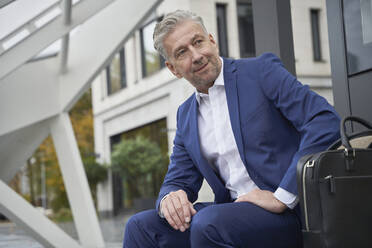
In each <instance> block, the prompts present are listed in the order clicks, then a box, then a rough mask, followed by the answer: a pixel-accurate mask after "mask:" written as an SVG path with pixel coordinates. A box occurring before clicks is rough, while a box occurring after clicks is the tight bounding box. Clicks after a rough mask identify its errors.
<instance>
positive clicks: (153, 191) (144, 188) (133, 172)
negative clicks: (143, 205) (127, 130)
mask: <svg viewBox="0 0 372 248" xmlns="http://www.w3.org/2000/svg"><path fill="white" fill-rule="evenodd" d="M167 160H168V157H167V156H164V155H163V154H162V152H161V150H160V148H159V146H158V145H156V144H155V143H154V142H151V141H150V140H149V139H146V138H144V137H142V136H137V137H136V138H135V139H123V140H122V141H121V142H120V143H118V144H117V145H115V146H114V149H113V152H112V154H111V163H112V164H111V165H112V169H113V171H114V172H118V173H119V174H120V175H121V176H122V178H123V179H124V180H125V182H126V183H127V186H128V187H127V188H128V189H127V197H128V199H129V200H130V201H131V200H133V199H134V198H137V197H149V196H156V195H157V193H158V191H159V188H160V185H161V182H160V180H159V177H162V174H163V173H162V171H163V168H164V163H166V162H167ZM159 172H160V173H159Z"/></svg>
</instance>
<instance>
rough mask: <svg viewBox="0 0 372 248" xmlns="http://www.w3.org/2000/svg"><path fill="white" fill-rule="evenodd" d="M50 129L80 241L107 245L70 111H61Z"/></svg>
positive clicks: (84, 244) (89, 244)
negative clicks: (99, 222)
mask: <svg viewBox="0 0 372 248" xmlns="http://www.w3.org/2000/svg"><path fill="white" fill-rule="evenodd" d="M51 132H52V138H53V142H54V146H55V148H56V151H57V156H58V161H59V165H60V169H61V172H62V175H63V181H64V182H65V188H66V192H67V196H68V199H69V202H70V207H71V210H72V213H73V216H74V220H75V226H76V230H77V233H78V235H79V239H80V242H81V244H82V245H83V246H84V247H104V241H103V237H102V233H101V231H100V227H99V224H98V219H97V215H96V212H95V209H94V205H93V200H92V196H91V194H90V190H89V185H88V180H87V177H86V175H85V171H84V167H83V163H82V161H81V157H80V153H79V149H78V145H77V143H76V139H75V135H74V131H73V129H72V125H71V122H70V118H69V115H68V113H62V114H60V115H59V116H57V117H56V118H55V119H54V120H53V122H52V124H51ZM66 247H68V246H66Z"/></svg>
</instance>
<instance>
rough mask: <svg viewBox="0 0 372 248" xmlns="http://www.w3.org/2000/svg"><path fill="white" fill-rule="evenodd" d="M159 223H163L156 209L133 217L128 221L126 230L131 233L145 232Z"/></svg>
mask: <svg viewBox="0 0 372 248" xmlns="http://www.w3.org/2000/svg"><path fill="white" fill-rule="evenodd" d="M159 221H161V219H160V217H159V216H158V214H157V212H156V211H155V210H154V209H151V210H146V211H143V212H139V213H137V214H135V215H132V216H131V217H130V218H129V219H128V221H127V224H126V226H125V229H126V230H129V231H134V230H136V231H140V230H145V229H147V228H149V227H151V226H154V225H157V223H158V222H159Z"/></svg>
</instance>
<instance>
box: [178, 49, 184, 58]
mask: <svg viewBox="0 0 372 248" xmlns="http://www.w3.org/2000/svg"><path fill="white" fill-rule="evenodd" d="M183 54H185V50H183V49H182V50H179V51H178V52H177V54H176V57H181V56H182V55H183Z"/></svg>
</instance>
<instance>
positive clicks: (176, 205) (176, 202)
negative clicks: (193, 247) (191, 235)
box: [170, 196, 186, 232]
mask: <svg viewBox="0 0 372 248" xmlns="http://www.w3.org/2000/svg"><path fill="white" fill-rule="evenodd" d="M171 199H172V204H173V209H174V211H175V214H174V216H173V220H175V221H176V224H177V226H178V228H179V229H180V230H181V232H183V231H185V229H186V227H185V226H184V224H185V217H184V214H183V206H182V204H181V202H180V199H179V198H178V197H177V196H174V197H172V198H171ZM170 209H172V208H170ZM173 209H172V211H173ZM172 211H170V212H171V214H172V213H173V212H172Z"/></svg>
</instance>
